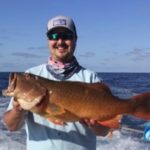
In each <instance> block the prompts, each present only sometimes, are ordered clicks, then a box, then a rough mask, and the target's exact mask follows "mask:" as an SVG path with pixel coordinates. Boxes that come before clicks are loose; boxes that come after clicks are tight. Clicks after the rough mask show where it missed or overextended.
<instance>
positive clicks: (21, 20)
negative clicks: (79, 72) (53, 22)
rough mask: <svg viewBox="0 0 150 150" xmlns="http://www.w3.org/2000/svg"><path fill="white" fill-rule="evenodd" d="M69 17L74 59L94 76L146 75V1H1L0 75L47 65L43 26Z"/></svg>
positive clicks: (149, 15)
mask: <svg viewBox="0 0 150 150" xmlns="http://www.w3.org/2000/svg"><path fill="white" fill-rule="evenodd" d="M57 15H66V16H70V17H72V18H73V20H74V22H75V24H76V28H77V34H78V41H77V47H76V51H75V56H76V57H77V59H78V61H79V63H80V64H81V65H82V66H84V67H86V68H89V69H91V70H93V71H96V72H150V62H149V61H150V0H74V1H72V0H0V72H4V71H15V72H16V71H25V70H26V69H28V68H31V67H33V66H37V65H40V64H42V63H47V60H48V57H49V50H48V48H47V37H46V30H47V22H48V20H49V19H50V18H52V17H54V16H57Z"/></svg>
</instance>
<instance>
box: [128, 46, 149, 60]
mask: <svg viewBox="0 0 150 150" xmlns="http://www.w3.org/2000/svg"><path fill="white" fill-rule="evenodd" d="M127 55H128V56H131V57H132V60H134V61H139V60H141V61H143V60H145V59H146V58H148V59H150V48H143V49H141V48H134V49H133V50H132V51H130V52H129V53H127Z"/></svg>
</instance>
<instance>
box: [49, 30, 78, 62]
mask: <svg viewBox="0 0 150 150" xmlns="http://www.w3.org/2000/svg"><path fill="white" fill-rule="evenodd" d="M48 37H49V39H48V47H49V50H50V53H51V56H52V58H53V59H54V60H56V61H61V62H67V61H69V60H70V59H71V58H72V56H73V53H74V50H75V47H76V37H75V36H74V35H73V33H72V32H71V31H69V30H67V29H65V28H56V29H54V30H53V31H51V32H50V34H49V36H48Z"/></svg>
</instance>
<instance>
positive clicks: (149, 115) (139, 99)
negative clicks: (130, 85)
mask: <svg viewBox="0 0 150 150" xmlns="http://www.w3.org/2000/svg"><path fill="white" fill-rule="evenodd" d="M132 100H133V102H134V109H133V115H134V116H136V117H138V118H141V119H144V120H150V93H143V94H139V95H137V96H134V97H133V98H132Z"/></svg>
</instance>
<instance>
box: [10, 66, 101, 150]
mask: <svg viewBox="0 0 150 150" xmlns="http://www.w3.org/2000/svg"><path fill="white" fill-rule="evenodd" d="M26 72H28V73H32V74H35V75H38V76H42V77H45V78H47V79H51V80H57V79H55V78H54V77H53V76H52V75H51V74H50V72H49V71H48V70H47V68H46V64H42V65H40V66H36V67H33V68H31V69H28V70H27V71H26ZM67 80H68V81H81V82H86V83H94V82H100V79H99V78H98V76H97V74H96V73H94V72H92V71H90V70H88V69H85V68H83V67H81V69H80V70H79V71H78V72H76V73H74V74H73V75H72V76H71V77H70V78H69V79H67ZM11 107H12V106H11V104H10V106H9V108H8V109H10V108H11ZM25 128H26V132H27V150H33V149H35V150H96V135H95V134H94V133H93V132H92V131H91V129H89V128H88V127H87V126H85V125H83V124H81V123H80V122H74V123H72V122H69V123H67V124H66V125H63V126H61V125H55V124H54V123H51V122H50V121H48V120H47V119H45V118H43V117H41V116H39V115H38V114H35V113H31V112H28V113H27V115H26V119H25Z"/></svg>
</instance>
